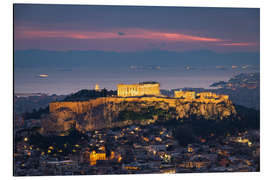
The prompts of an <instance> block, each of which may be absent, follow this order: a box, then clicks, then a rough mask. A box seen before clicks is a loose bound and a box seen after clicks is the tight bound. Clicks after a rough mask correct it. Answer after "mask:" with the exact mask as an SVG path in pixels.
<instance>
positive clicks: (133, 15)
mask: <svg viewBox="0 0 270 180" xmlns="http://www.w3.org/2000/svg"><path fill="white" fill-rule="evenodd" d="M259 18H260V17H259V9H247V8H243V9H239V8H183V7H128V6H73V5H29V4H28V5H27V4H16V5H14V39H15V50H26V49H40V50H101V51H117V52H127V51H133V52H134V51H142V50H152V49H160V50H171V51H186V50H201V49H204V50H205V49H207V50H212V51H216V52H258V51H259V38H260V36H259V32H260V29H259V23H260V21H259Z"/></svg>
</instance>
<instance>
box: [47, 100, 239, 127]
mask: <svg viewBox="0 0 270 180" xmlns="http://www.w3.org/2000/svg"><path fill="white" fill-rule="evenodd" d="M235 115H236V111H235V108H234V106H233V104H232V102H231V101H230V100H228V99H223V100H217V101H214V100H205V101H203V100H201V99H195V100H193V101H187V100H185V99H178V98H164V97H127V98H124V97H101V98H97V99H92V100H89V101H79V102H53V103H51V104H50V115H49V118H47V120H45V121H44V123H46V121H50V123H55V124H56V125H54V126H52V127H58V128H59V131H65V130H68V129H69V128H70V126H71V125H72V124H76V128H77V129H78V130H81V131H89V130H96V129H102V128H113V127H121V126H126V125H131V124H150V123H154V122H156V121H157V120H158V121H166V120H169V119H172V118H174V119H179V120H180V119H183V118H189V117H193V116H197V117H203V118H205V119H216V120H222V119H224V118H227V117H230V116H235ZM48 119H49V120H48ZM47 128H48V125H47Z"/></svg>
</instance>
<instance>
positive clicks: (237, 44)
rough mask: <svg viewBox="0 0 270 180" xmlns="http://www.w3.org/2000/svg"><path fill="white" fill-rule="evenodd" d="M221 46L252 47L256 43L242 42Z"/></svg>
mask: <svg viewBox="0 0 270 180" xmlns="http://www.w3.org/2000/svg"><path fill="white" fill-rule="evenodd" d="M222 45H223V46H254V45H256V43H249V42H242V43H234V42H232V43H224V44H222Z"/></svg>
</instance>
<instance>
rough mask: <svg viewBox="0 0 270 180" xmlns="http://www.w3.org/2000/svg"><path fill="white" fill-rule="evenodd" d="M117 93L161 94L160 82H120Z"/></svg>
mask: <svg viewBox="0 0 270 180" xmlns="http://www.w3.org/2000/svg"><path fill="white" fill-rule="evenodd" d="M117 95H118V96H121V97H128V96H144V95H154V96H159V95H160V84H159V83H155V82H151V83H147V82H144V83H139V84H118V85H117Z"/></svg>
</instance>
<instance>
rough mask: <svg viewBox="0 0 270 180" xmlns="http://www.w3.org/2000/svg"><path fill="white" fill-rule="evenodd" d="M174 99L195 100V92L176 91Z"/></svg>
mask: <svg viewBox="0 0 270 180" xmlns="http://www.w3.org/2000/svg"><path fill="white" fill-rule="evenodd" d="M174 97H176V98H184V99H195V98H196V93H195V91H174Z"/></svg>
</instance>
